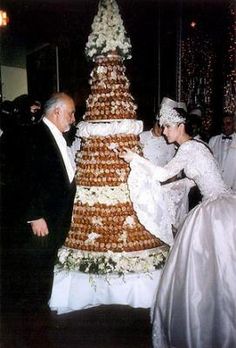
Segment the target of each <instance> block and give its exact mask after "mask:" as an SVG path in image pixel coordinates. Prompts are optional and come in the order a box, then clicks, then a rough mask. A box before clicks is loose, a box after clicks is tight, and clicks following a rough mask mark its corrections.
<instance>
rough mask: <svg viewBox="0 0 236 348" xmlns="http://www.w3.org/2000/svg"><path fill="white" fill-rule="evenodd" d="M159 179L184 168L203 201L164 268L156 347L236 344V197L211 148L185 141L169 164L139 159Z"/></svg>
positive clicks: (225, 346)
mask: <svg viewBox="0 0 236 348" xmlns="http://www.w3.org/2000/svg"><path fill="white" fill-rule="evenodd" d="M142 166H143V168H145V170H146V172H147V171H149V173H150V175H151V177H152V180H153V181H165V180H167V179H168V178H170V177H173V176H174V175H176V174H178V173H179V172H180V171H181V170H182V169H184V172H185V174H186V176H187V177H188V178H190V179H193V180H194V181H195V183H196V184H197V185H198V187H199V189H200V191H201V193H202V195H203V201H202V203H200V204H199V205H198V206H196V207H195V208H194V209H193V210H191V211H190V213H189V214H188V215H187V218H186V219H185V220H184V223H183V224H182V226H181V227H180V228H179V232H178V234H177V237H176V239H175V241H174V245H173V247H172V249H171V252H170V254H169V257H168V260H167V262H166V265H165V267H164V271H163V274H162V278H161V280H160V284H159V287H158V292H157V297H156V303H155V306H154V308H153V346H154V347H155V348H165V347H172V348H174V347H175V348H234V347H236V195H234V194H233V193H232V192H231V191H230V190H228V189H227V187H226V186H225V184H224V182H223V180H222V178H221V175H220V173H219V169H218V165H217V163H216V162H215V160H214V158H213V156H212V154H211V152H210V151H209V149H208V148H207V147H206V146H205V145H204V144H202V143H199V142H197V141H194V140H190V141H187V142H185V143H183V144H182V145H181V146H180V147H179V150H178V152H177V154H176V156H175V157H174V158H173V159H172V160H171V161H170V162H169V163H168V164H167V165H166V166H165V167H164V168H161V167H155V166H150V163H147V162H146V161H145V160H144V159H142V158H140V157H135V159H134V160H133V161H132V162H131V167H132V169H133V171H134V172H135V169H136V168H139V169H140V167H142Z"/></svg>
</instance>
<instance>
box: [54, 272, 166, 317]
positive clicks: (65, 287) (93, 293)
mask: <svg viewBox="0 0 236 348" xmlns="http://www.w3.org/2000/svg"><path fill="white" fill-rule="evenodd" d="M161 272H162V271H161V270H157V271H155V272H152V273H150V274H143V273H141V274H128V275H125V277H119V276H115V275H113V276H111V275H110V276H109V277H105V276H101V275H93V276H90V275H88V274H85V273H81V272H68V271H60V272H56V273H55V275H54V283H53V290H52V296H51V300H50V307H51V309H53V310H57V313H58V314H62V313H67V312H71V311H75V310H79V309H85V308H89V307H94V306H98V305H104V304H109V305H110V304H122V305H130V306H131V307H135V308H137V307H141V308H150V307H151V306H152V304H153V301H154V300H155V295H156V290H157V286H158V283H159V280H160V276H161Z"/></svg>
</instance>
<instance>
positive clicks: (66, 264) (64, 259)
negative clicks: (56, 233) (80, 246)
mask: <svg viewBox="0 0 236 348" xmlns="http://www.w3.org/2000/svg"><path fill="white" fill-rule="evenodd" d="M167 255H168V247H167V246H166V245H165V246H162V247H159V248H156V249H151V250H145V251H141V252H121V253H114V252H112V251H107V252H105V253H102V252H87V251H81V250H76V249H70V248H67V247H62V248H61V249H60V250H59V252H58V262H57V269H58V270H61V269H63V270H67V271H80V272H84V273H89V274H101V275H102V274H103V275H107V274H118V275H120V276H121V275H125V274H128V273H150V272H153V271H155V270H156V269H160V268H162V267H163V266H164V264H165V261H166V258H167Z"/></svg>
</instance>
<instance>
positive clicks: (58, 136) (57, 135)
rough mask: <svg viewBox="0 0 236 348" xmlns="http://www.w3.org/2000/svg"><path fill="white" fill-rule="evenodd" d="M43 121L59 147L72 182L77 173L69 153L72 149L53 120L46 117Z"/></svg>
mask: <svg viewBox="0 0 236 348" xmlns="http://www.w3.org/2000/svg"><path fill="white" fill-rule="evenodd" d="M43 122H44V123H45V124H46V125H47V126H48V128H49V130H50V132H51V133H52V135H53V137H54V139H55V141H56V143H57V145H58V147H59V150H60V153H61V155H62V158H63V161H64V164H65V167H66V171H67V175H68V178H69V180H70V182H72V181H73V178H74V175H75V164H74V161H73V159H72V156H70V154H69V151H70V149H69V147H68V146H67V144H66V140H65V138H64V137H63V135H62V133H61V132H60V131H59V129H58V128H57V127H56V126H55V125H54V124H53V123H52V122H51V121H49V119H47V118H46V117H44V118H43Z"/></svg>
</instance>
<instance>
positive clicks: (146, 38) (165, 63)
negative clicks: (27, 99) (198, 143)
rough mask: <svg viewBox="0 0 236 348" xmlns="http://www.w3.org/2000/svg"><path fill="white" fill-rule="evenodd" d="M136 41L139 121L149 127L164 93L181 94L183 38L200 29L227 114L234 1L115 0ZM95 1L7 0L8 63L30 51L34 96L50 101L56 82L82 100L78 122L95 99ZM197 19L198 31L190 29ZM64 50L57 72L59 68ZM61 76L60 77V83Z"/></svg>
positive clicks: (217, 97) (130, 65)
mask: <svg viewBox="0 0 236 348" xmlns="http://www.w3.org/2000/svg"><path fill="white" fill-rule="evenodd" d="M117 3H118V6H119V8H120V13H121V16H122V19H123V22H124V26H125V28H126V31H127V33H128V36H129V37H130V39H131V44H132V59H131V60H128V61H125V65H126V67H127V76H128V78H129V80H130V82H131V93H132V94H133V96H134V98H135V100H136V102H137V104H138V118H141V119H143V120H144V121H145V126H146V127H148V126H149V125H150V124H151V121H152V119H153V118H154V115H155V113H156V112H157V110H158V106H159V103H160V101H161V99H162V97H164V96H170V97H172V98H175V97H176V61H177V38H178V35H179V30H180V26H179V23H180V19H182V25H181V30H182V38H185V37H187V36H188V35H189V34H191V31H192V30H199V31H200V32H203V33H204V34H207V35H208V36H209V39H210V40H211V41H212V43H213V46H214V50H215V52H216V57H217V62H216V64H217V65H216V66H217V69H216V72H215V90H214V101H215V105H214V113H215V115H216V117H219V115H220V114H222V111H223V71H224V57H225V55H227V49H226V45H225V43H226V39H227V37H226V35H227V32H228V27H229V16H228V12H227V6H228V2H227V1H223V0H215V1H210V0H206V1H202V0H196V1H192V0H186V1H170V0H159V1H158V0H117ZM97 6H98V1H97V0H66V1H65V0H64V1H62V0H42V1H39V0H28V1H26V0H23V1H20V0H2V2H1V7H2V8H4V9H6V10H7V12H8V15H9V17H10V23H9V26H8V27H7V28H4V30H2V35H1V42H2V50H1V51H2V61H3V62H4V64H5V65H7V62H8V61H11V60H12V57H10V55H9V53H8V52H9V48H10V47H14V46H19V45H20V46H23V47H25V48H26V54H27V74H28V88H29V93H30V94H33V95H35V96H36V97H37V98H39V99H41V100H42V101H44V100H45V99H46V98H48V96H49V95H50V94H51V92H53V91H55V90H56V88H57V84H59V87H60V90H63V91H67V92H69V93H70V94H72V96H73V97H74V98H75V100H76V104H77V108H78V117H81V115H82V114H83V111H84V108H85V100H86V98H87V96H88V94H89V85H88V79H89V74H90V72H91V69H92V64H91V63H90V62H88V61H87V60H86V57H85V54H84V48H85V44H86V42H87V39H88V35H89V33H90V31H91V24H92V21H93V18H94V16H95V15H96V13H97ZM192 20H195V21H196V23H197V26H196V28H195V29H193V28H191V26H190V23H191V21H192ZM56 47H57V49H58V61H59V72H57V67H56ZM57 78H59V80H57Z"/></svg>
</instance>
